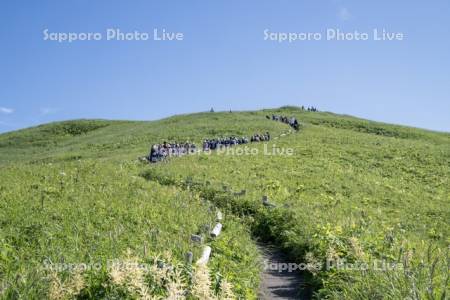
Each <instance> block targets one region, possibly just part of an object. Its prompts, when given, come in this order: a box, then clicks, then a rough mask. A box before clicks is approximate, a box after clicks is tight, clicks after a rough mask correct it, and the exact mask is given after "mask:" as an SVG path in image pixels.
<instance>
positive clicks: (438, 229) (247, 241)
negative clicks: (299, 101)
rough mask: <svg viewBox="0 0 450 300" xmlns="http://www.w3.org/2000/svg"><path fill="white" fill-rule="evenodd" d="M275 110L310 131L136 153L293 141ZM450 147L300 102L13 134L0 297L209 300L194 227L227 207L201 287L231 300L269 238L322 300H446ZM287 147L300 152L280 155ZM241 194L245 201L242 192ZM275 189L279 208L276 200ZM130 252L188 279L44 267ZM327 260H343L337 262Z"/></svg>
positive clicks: (445, 139) (248, 289)
mask: <svg viewBox="0 0 450 300" xmlns="http://www.w3.org/2000/svg"><path fill="white" fill-rule="evenodd" d="M272 113H275V114H283V115H295V116H296V117H297V118H298V119H299V120H300V121H301V122H302V123H304V125H303V126H302V129H301V130H300V132H298V133H295V134H291V135H287V136H283V137H281V138H279V139H276V140H275V139H274V140H272V141H271V142H269V143H268V144H267V145H265V144H252V145H250V146H251V148H254V149H257V152H258V153H257V154H249V155H242V154H239V153H240V152H239V153H238V152H228V153H213V154H210V155H205V154H203V155H192V156H187V157H181V158H176V159H171V160H170V161H169V162H167V163H161V164H157V165H147V164H143V163H141V162H138V161H137V159H136V158H137V157H138V156H142V155H145V154H146V153H147V152H148V148H149V146H150V144H152V143H159V142H161V141H163V140H176V141H186V140H190V141H195V142H197V143H199V142H200V141H201V140H202V139H203V138H205V137H216V136H222V135H238V136H242V135H247V136H248V135H251V134H254V133H255V132H265V131H270V132H271V134H272V135H273V136H279V135H280V134H281V133H282V132H285V131H286V130H287V129H288V127H287V125H285V124H282V123H279V122H274V121H271V120H267V119H266V118H265V116H266V115H271V114H272ZM449 146H450V135H449V134H446V133H436V132H430V131H426V130H421V129H415V128H408V127H403V126H395V125H388V124H383V123H378V122H371V121H367V120H362V119H357V118H353V117H350V116H342V115H335V114H331V113H316V112H314V113H312V112H304V111H301V110H299V109H298V108H295V107H284V108H280V109H277V110H264V111H258V112H237V113H199V114H192V115H182V116H175V117H171V118H167V119H164V120H160V121H155V122H128V121H104V120H78V121H67V122H61V123H54V124H46V125H42V126H38V127H35V128H30V129H25V130H21V131H17V132H11V133H7V134H3V135H0V168H1V174H0V178H1V181H0V195H1V199H2V201H1V203H0V222H1V224H2V226H1V227H0V239H1V241H2V243H1V246H0V247H1V248H0V253H1V255H0V274H1V275H2V276H1V290H0V293H1V295H2V296H4V297H6V298H15V297H24V298H30V297H38V298H45V297H53V298H57V297H58V296H61V295H63V296H68V297H69V296H71V295H75V294H78V295H81V296H82V297H85V298H101V297H104V298H107V297H109V298H111V297H114V296H116V297H122V296H129V297H141V296H143V293H144V292H143V289H142V286H143V285H145V286H147V287H148V291H147V290H145V289H144V290H145V293H149V294H159V295H164V296H166V297H167V296H168V293H172V292H174V290H177V289H181V290H183V291H185V290H188V291H190V293H189V294H190V295H191V296H192V297H194V298H195V296H197V298H202V297H201V296H199V294H198V293H199V292H198V290H199V282H200V280H198V281H195V280H194V282H193V280H192V278H196V277H195V276H194V277H192V276H191V275H189V274H192V270H190V267H189V265H186V264H185V263H184V262H183V261H184V255H185V253H186V252H187V251H194V256H195V257H198V255H199V252H200V250H201V246H199V245H195V244H193V243H192V242H191V241H190V235H191V234H192V233H199V234H205V233H206V231H205V230H206V229H205V228H207V227H208V226H210V224H211V223H212V222H213V219H214V210H215V208H214V207H219V208H220V209H221V210H222V211H224V212H226V215H227V216H229V217H227V218H226V219H225V222H224V236H222V237H221V238H220V239H217V240H215V241H212V244H211V245H212V248H213V257H212V261H211V265H210V269H211V270H210V274H211V280H210V282H208V280H203V281H204V282H203V283H204V284H203V285H201V287H202V288H203V289H205V286H206V287H207V288H206V289H210V290H214V292H213V294H214V293H215V294H217V295H218V297H222V298H225V296H224V295H225V294H222V295H220V293H225V290H226V289H227V288H226V287H227V286H232V291H233V293H234V295H235V297H242V298H246V299H252V298H255V297H256V296H255V295H256V289H257V287H258V284H259V278H258V272H259V269H260V265H259V262H258V254H257V249H256V246H255V242H254V240H255V239H256V240H258V239H259V240H264V241H269V242H273V243H275V244H277V245H278V246H280V247H281V248H282V249H283V250H285V251H286V252H287V253H288V254H289V255H290V257H291V259H292V262H295V263H306V265H305V266H306V267H307V269H308V270H309V272H310V274H312V275H311V280H310V282H311V284H312V285H314V287H315V289H316V292H317V293H316V295H317V296H319V297H325V296H328V297H330V298H336V299H342V298H347V299H357V298H358V299H381V298H406V297H410V298H411V299H418V298H421V297H426V295H428V296H430V297H431V296H434V297H435V298H438V297H440V296H443V297H445V294H444V293H445V291H446V287H447V284H448V267H449V261H448V247H449V242H450V241H449V232H450V225H449V224H448V220H449V219H450V204H449V199H450V189H449V186H450V182H449V174H450V147H449ZM244 147H245V146H239V147H237V148H236V149H242V150H244V149H243V148H244ZM288 148H289V149H292V150H293V155H286V154H285V153H283V154H282V155H280V151H281V150H280V149H288ZM243 152H244V151H242V153H243ZM267 154H271V155H267ZM240 190H246V193H245V195H242V196H237V195H235V194H234V193H233V191H240ZM263 195H267V196H268V197H269V199H270V201H272V202H274V203H276V204H277V207H276V208H273V209H268V208H266V207H264V206H263V205H262V204H261V200H260V199H261V197H262V196H263ZM252 238H253V239H252ZM130 253H131V254H132V257H133V259H134V260H136V261H139V262H146V263H149V264H150V265H152V262H155V259H154V258H155V257H159V256H161V259H162V260H165V261H166V262H170V264H172V265H176V266H179V267H178V269H179V272H178V273H177V274H178V275H177V276H173V275H170V276H168V277H167V278H172V279H167V278H166V279H165V281H164V280H163V281H164V282H159V281H158V280H157V279H155V277H154V274H153V273H151V274H153V275H151V274H147V273H145V274H140V275H139V274H138V275H136V276H137V278H138V279H139V278H140V279H142V280H141V281H142V282H144V283H145V284H141V285H139V284H137V285H136V284H134V285H130V284H129V283H128V284H125V283H124V282H126V280H123V281H117V280H116V281H115V279H117V278H115V277H114V274H111V270H107V269H106V270H105V269H102V270H88V271H85V272H83V273H77V272H74V271H73V270H64V271H63V272H56V273H55V272H53V271H50V272H49V270H48V268H47V269H45V268H42V266H43V262H44V261H45V262H49V261H50V262H52V263H53V264H56V263H67V262H69V263H91V264H92V263H96V262H100V263H106V262H107V261H108V260H110V259H129V256H130V255H131V254H130ZM446 255H447V256H446ZM326 262H329V263H330V262H331V263H332V262H335V263H337V262H339V263H344V262H345V264H344V267H340V266H342V265H339V266H337V265H334V267H331V268H326ZM382 263H384V264H385V267H384V268H383V267H380V268H378V269H375V268H373V267H372V266H374V264H382ZM394 264H397V267H386V266H393V265H394ZM366 265H367V266H369V267H368V268H362V267H359V268H358V267H354V266H366ZM314 266H319V267H314ZM351 266H352V267H354V268H351ZM377 266H378V265H377ZM178 269H177V270H178ZM194 273H195V272H194ZM124 276H125V275H124ZM139 276H140V277H139ZM152 276H153V277H152ZM206 277H207V276H206ZM77 278H78V284H75V283H76V282H77V280H76V279H77ZM80 278H81V279H80ZM173 278H179V280H178V279H176V280H175V279H173ZM203 278H204V277H203ZM135 281H136V280H135ZM135 281H133V282H135ZM137 281H139V280H137ZM74 282H75V283H74ZM195 282H196V283H195ZM168 283H170V284H168ZM228 283H231V284H228ZM177 284H178V285H177ZM130 286H131V288H130ZM174 286H177V288H174Z"/></svg>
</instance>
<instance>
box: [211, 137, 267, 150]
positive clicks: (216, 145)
mask: <svg viewBox="0 0 450 300" xmlns="http://www.w3.org/2000/svg"><path fill="white" fill-rule="evenodd" d="M269 140H270V133H269V132H266V133H264V134H254V135H252V136H251V137H250V139H249V138H248V137H245V136H244V137H235V136H230V137H228V138H215V139H206V140H204V141H203V151H209V150H216V149H220V148H223V147H230V146H235V145H243V144H248V143H249V142H251V143H253V142H260V141H269Z"/></svg>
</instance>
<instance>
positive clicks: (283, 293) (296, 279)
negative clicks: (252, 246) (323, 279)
mask: <svg viewBox="0 0 450 300" xmlns="http://www.w3.org/2000/svg"><path fill="white" fill-rule="evenodd" d="M259 249H260V251H261V254H262V257H263V260H264V261H265V266H269V268H267V267H265V268H264V270H263V273H262V275H261V285H260V287H259V292H258V299H260V300H271V299H301V300H303V299H305V300H309V299H311V290H310V289H309V288H308V287H307V284H306V280H305V277H304V275H303V274H302V273H301V272H299V271H298V270H296V271H291V272H289V271H288V270H283V271H280V270H276V269H275V268H274V266H275V265H276V264H280V263H286V264H287V263H288V262H289V260H288V259H287V258H286V256H285V255H284V254H283V253H282V252H280V251H279V250H277V249H276V248H275V247H273V246H269V245H259ZM270 266H271V267H270ZM278 266H279V265H278Z"/></svg>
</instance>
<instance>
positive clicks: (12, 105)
mask: <svg viewBox="0 0 450 300" xmlns="http://www.w3.org/2000/svg"><path fill="white" fill-rule="evenodd" d="M108 28H118V29H120V30H121V31H122V32H132V31H135V30H137V31H139V32H141V33H142V32H150V39H149V40H147V41H142V40H141V41H113V40H109V41H108V40H106V30H107V29H108ZM155 28H156V29H158V30H159V31H160V32H161V31H162V30H163V29H165V30H166V31H168V32H181V33H183V40H182V41H154V40H153V30H154V29H155ZM375 28H377V29H379V31H381V30H383V29H385V30H387V31H389V32H401V33H403V34H404V36H405V37H404V40H402V41H398V40H397V41H374V40H373V38H372V31H373V29H375ZM45 29H48V32H49V33H68V32H76V33H87V32H99V33H101V34H102V39H101V40H99V41H95V40H94V41H92V40H91V41H73V42H71V43H68V42H67V41H66V42H61V43H60V42H58V41H53V40H44V33H43V31H44V30H45ZM327 29H340V30H341V31H342V32H354V31H355V30H356V31H358V32H360V33H361V32H368V33H370V36H371V37H370V38H369V40H367V41H335V40H331V41H328V40H326V30H327ZM265 30H268V31H269V32H284V33H299V32H303V33H308V32H311V33H315V32H319V33H321V34H322V36H323V37H322V40H319V41H316V40H313V41H293V42H291V43H289V42H286V41H285V42H279V41H274V40H265V39H264V38H265V35H264V31H265ZM0 37H1V45H0V132H4V131H10V130H14V129H18V128H23V127H28V126H32V125H36V124H40V123H44V122H49V121H55V120H66V119H75V118H107V119H132V120H153V119H158V118H162V117H166V116H169V115H173V114H179V113H187V112H196V111H206V110H209V109H210V108H211V107H214V108H215V109H216V110H229V109H233V110H250V109H259V108H266V107H278V106H282V105H288V104H289V105H302V104H303V105H313V106H316V107H318V108H319V109H320V110H326V111H333V112H337V113H346V114H351V115H356V116H359V117H364V118H368V119H373V120H379V121H385V122H390V123H397V124H405V125H412V126H416V127H423V128H429V129H435V130H442V131H450V118H449V116H450V1H448V0H435V1H417V0H408V1H407V0H399V1H392V0H378V1H361V0H353V1H350V0H348V1H346V0H324V1H318V0H310V1H301V0H283V1H275V0H271V1H265V0H257V1H253V0H246V1H243V0H226V1H225V0H202V1H200V0H190V1H186V0H179V1H175V0H172V1H171V0H142V1H141V0H133V1H112V0H108V1H104V0H100V1H92V0H76V1H75V0H70V1H61V0H53V1H46V0H41V1H24V0H17V1H16V0H9V1H7V0H5V1H1V4H0Z"/></svg>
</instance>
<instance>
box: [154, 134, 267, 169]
mask: <svg viewBox="0 0 450 300" xmlns="http://www.w3.org/2000/svg"><path fill="white" fill-rule="evenodd" d="M262 141H270V133H269V132H266V133H264V134H254V135H253V136H251V137H250V139H249V138H248V137H235V136H230V137H227V138H215V139H205V140H204V141H203V147H202V150H203V151H210V150H217V149H221V148H225V147H231V146H235V145H242V144H248V143H254V142H262ZM197 151H198V150H197V146H196V145H195V144H194V143H190V142H186V143H167V142H164V143H162V144H156V145H152V147H151V148H150V154H149V156H148V157H147V160H148V161H149V162H152V163H156V162H159V161H162V160H164V159H166V158H167V157H171V156H183V155H186V154H192V153H195V152H197Z"/></svg>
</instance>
